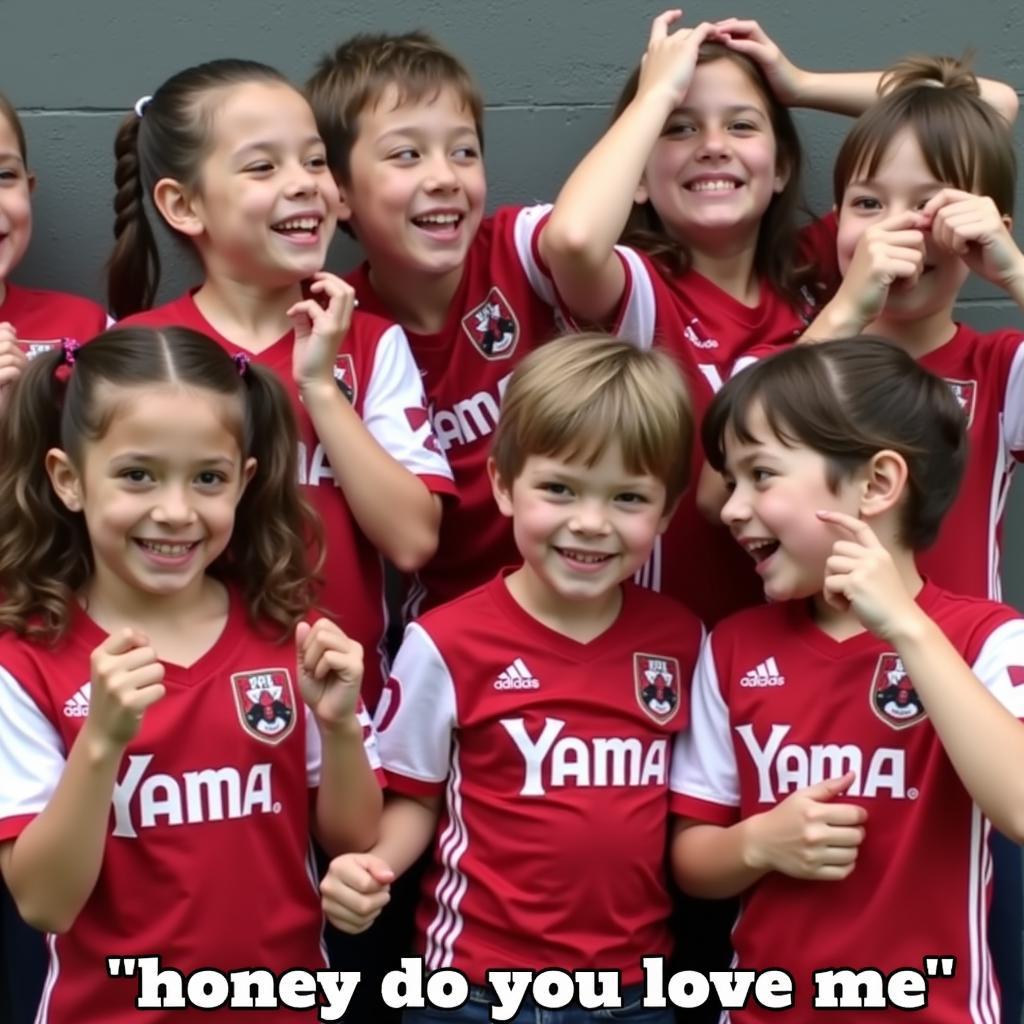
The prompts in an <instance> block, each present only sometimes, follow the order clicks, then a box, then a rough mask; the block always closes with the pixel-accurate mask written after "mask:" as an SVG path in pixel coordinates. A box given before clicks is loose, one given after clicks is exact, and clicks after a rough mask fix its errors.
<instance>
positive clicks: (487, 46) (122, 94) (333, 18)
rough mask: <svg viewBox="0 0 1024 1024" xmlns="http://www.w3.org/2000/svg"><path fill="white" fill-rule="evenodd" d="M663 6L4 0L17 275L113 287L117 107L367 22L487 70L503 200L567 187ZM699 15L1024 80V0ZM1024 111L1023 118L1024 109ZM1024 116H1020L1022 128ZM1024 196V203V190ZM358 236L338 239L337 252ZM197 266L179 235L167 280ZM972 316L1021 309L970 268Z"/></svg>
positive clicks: (1018, 547) (1015, 318)
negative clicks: (14, 148)
mask: <svg viewBox="0 0 1024 1024" xmlns="http://www.w3.org/2000/svg"><path fill="white" fill-rule="evenodd" d="M658 10H659V8H658V7H657V6H653V5H648V4H634V3H631V2H630V0H561V2H551V0H546V2H545V0H511V2H505V3H497V2H495V0H420V2H419V3H417V4H412V3H403V2H401V0H375V2H374V3H372V4H371V3H362V4H355V3H351V2H345V0H321V2H320V3H318V4H315V5H314V4H308V3H304V2H300V0H291V2H286V0H244V2H243V0H238V2H234V3H227V2H224V0H221V2H220V3H216V4H213V3H209V2H203V3H200V2H197V0H178V2H177V3H173V4H172V3H155V2H152V0H149V2H146V0H141V2H140V0H88V3H66V2H60V3H57V2H53V0H50V2H46V0H44V2H41V3H40V2H36V3H32V2H29V0H0V25H2V28H0V90H2V91H3V92H5V93H6V94H7V95H8V97H9V98H10V99H11V100H12V102H14V103H15V105H16V106H17V107H18V108H19V109H20V110H21V112H22V114H23V117H24V123H25V129H26V132H27V134H28V140H29V156H30V162H31V164H32V166H33V168H34V169H35V171H36V172H37V174H38V176H39V187H38V190H37V193H36V203H35V214H36V230H35V240H34V242H33V244H32V248H31V250H30V252H29V255H28V257H27V258H26V260H25V262H24V263H23V265H22V267H21V268H19V271H18V273H17V275H16V276H17V279H18V280H19V281H21V282H23V283H31V284H36V285H39V286H50V287H60V288H65V289H68V290H74V291H80V292H83V293H86V294H89V295H93V296H95V297H97V298H100V297H101V296H102V273H103V263H104V260H105V259H106V256H107V252H108V249H109V244H110V241H111V223H112V218H111V212H110V211H111V207H110V200H111V196H112V193H113V186H112V169H113V157H112V144H113V137H114V132H115V129H116V125H117V122H118V120H119V119H120V117H121V116H123V114H124V113H125V112H126V111H127V110H129V109H131V106H132V104H133V103H134V102H135V100H136V99H137V98H138V97H139V96H141V95H143V94H145V93H150V92H153V91H154V89H155V88H156V87H157V86H158V85H159V84H160V82H162V81H163V80H164V79H165V78H167V77H168V76H169V75H170V74H172V73H173V72H174V71H176V70H178V69H179V68H181V67H184V66H186V65H188V64H194V63H197V62H199V61H202V60H208V59H211V58H214V57H224V56H241V57H251V58H254V59H256V60H262V61H266V62H267V63H270V64H274V65H276V66H278V67H280V68H281V69H282V70H283V71H285V72H286V73H287V74H289V75H291V76H293V77H294V78H295V79H297V80H300V81H301V80H303V79H304V78H305V77H306V76H307V74H308V73H309V72H310V71H311V69H312V67H313V64H314V62H315V61H316V59H317V58H318V57H319V56H320V55H321V54H322V53H323V52H324V51H325V50H326V49H327V48H328V47H330V46H331V45H332V44H333V43H334V42H336V41H338V40H340V39H341V38H343V37H345V36H347V35H350V34H351V33H353V32H361V31H404V30H408V29H411V28H420V27H423V28H427V29H429V30H430V31H432V32H433V33H434V34H435V35H436V36H438V38H440V39H441V40H442V41H443V42H444V43H445V44H446V45H447V46H449V47H450V48H451V49H453V50H454V51H455V52H456V53H458V54H459V55H460V56H461V57H462V59H463V60H464V61H465V62H466V63H467V64H468V65H469V66H470V67H471V68H472V69H473V71H474V72H475V73H476V74H477V76H478V77H479V79H480V82H481V84H482V86H483V90H484V95H485V96H486V98H487V102H488V110H487V169H488V177H489V181H490V202H491V205H497V204H499V203H504V202H512V201H521V200H530V199H538V198H549V197H553V196H554V194H555V192H556V190H557V188H558V186H559V184H560V183H561V181H562V180H563V178H564V177H565V175H566V173H567V172H568V170H569V169H570V168H571V167H572V165H573V163H574V161H575V160H576V159H577V158H578V157H579V155H581V154H582V152H583V151H584V150H585V148H586V147H587V146H588V145H589V144H590V143H591V142H592V141H593V140H594V138H595V137H596V136H597V134H599V132H600V131H601V128H602V126H603V125H604V123H605V121H606V119H607V116H608V112H609V109H610V106H611V104H612V102H613V101H614V98H615V95H616V93H617V92H618V89H619V86H620V84H621V82H622V80H623V78H624V77H625V75H626V72H627V71H628V70H629V69H630V68H631V67H632V66H633V64H634V63H635V62H636V61H637V60H638V59H639V56H640V54H641V53H642V50H643V46H644V43H645V41H646V38H647V30H648V23H649V20H650V18H651V17H652V16H653V15H654V14H656V13H658ZM686 13H687V18H688V20H689V22H690V23H693V22H695V21H700V20H702V19H705V18H706V19H716V18H721V17H726V16H728V15H732V14H737V15H745V14H749V15H751V16H754V17H757V18H759V19H760V20H761V23H762V24H763V25H764V27H765V28H766V29H767V31H768V32H769V33H770V34H771V35H772V36H773V37H774V38H775V39H776V40H777V41H778V42H779V43H780V45H782V46H783V47H784V49H785V50H786V52H787V53H788V54H789V55H790V56H791V58H792V59H793V60H794V61H796V62H797V63H799V64H803V65H805V66H808V67H815V68H836V69H848V68H864V67H881V66H884V65H886V64H887V63H889V62H890V61H892V60H894V59H896V58H898V57H900V56H902V55H903V54H905V53H907V52H909V51H926V52H947V53H960V52H962V51H963V50H964V49H965V48H968V47H971V48H973V49H974V50H975V51H976V52H977V66H978V68H979V70H980V71H982V72H983V73H985V74H987V75H990V76H992V77H997V78H1001V79H1003V80H1004V81H1008V82H1010V83H1012V84H1013V85H1014V86H1015V87H1016V88H1017V89H1018V92H1020V91H1022V90H1024V67H1022V61H1024V57H1022V56H1021V54H1022V48H1021V42H1022V40H1024V6H1021V5H1018V4H1015V3H1011V2H1010V0H974V2H972V3H965V2H963V0H898V2H893V0H863V2H861V3H859V4H838V3H824V4H823V3H820V2H816V0H760V2H759V3H751V4H749V5H748V6H747V8H746V10H744V9H743V8H742V7H737V6H734V5H733V4H726V3H722V2H719V0H694V2H693V3H691V4H690V5H689V6H688V7H687V12H686ZM1021 120H1022V121H1024V118H1022V119H1021ZM799 123H800V126H801V128H802V130H803V132H804V139H805V142H806V149H807V155H808V168H807V171H808V182H809V187H808V198H809V200H810V203H811V207H812V208H813V209H814V210H816V211H821V210H824V209H827V207H828V206H829V205H830V202H831V200H830V198H829V175H830V171H831V161H832V155H833V154H834V152H835V149H836V146H837V144H838V141H839V139H840V138H841V136H842V133H843V131H844V121H843V119H842V118H834V117H829V116H826V115H820V114H816V113H807V114H801V115H800V118H799ZM1022 132H1024V129H1022V128H1021V127H1020V122H1019V123H1018V137H1022ZM1018 207H1019V208H1021V209H1022V210H1024V203H1022V202H1021V197H1020V196H1018ZM356 256H357V254H356V252H355V250H354V248H352V247H350V246H348V245H343V244H340V243H339V244H338V245H337V246H336V251H335V253H334V254H333V256H332V262H333V263H334V264H335V266H337V267H345V266H347V265H349V264H350V263H351V262H352V261H353V260H354V259H355V258H356ZM194 273H195V271H194V268H192V267H190V266H189V265H188V262H187V261H186V260H182V259H181V256H180V254H179V253H178V252H177V251H176V250H173V251H170V252H169V258H168V260H167V263H166V291H167V293H168V294H170V293H172V292H175V291H178V290H180V289H181V288H182V287H183V286H184V285H185V284H186V283H187V282H188V281H189V280H190V279H191V278H192V277H193V276H194ZM961 315H962V316H963V318H964V319H966V320H968V321H971V322H973V323H975V324H976V325H978V326H979V327H981V328H983V329H985V328H993V327H997V326H1007V325H1011V324H1015V325H1017V326H1024V316H1022V315H1021V314H1019V313H1018V311H1017V310H1016V309H1015V308H1014V307H1013V306H1012V305H1011V304H1010V303H1009V302H1008V301H1007V300H1006V298H1005V297H1003V296H1002V295H1000V294H999V293H997V292H995V291H994V290H993V289H991V288H989V287H988V286H985V285H983V284H981V283H979V282H976V281H971V282H969V283H968V286H967V287H966V288H965V290H964V293H963V296H962V303H961ZM1022 516H1024V487H1022V486H1021V485H1020V484H1018V487H1017V494H1016V496H1015V499H1014V501H1013V503H1012V507H1011V509H1010V513H1009V516H1008V520H1007V522H1008V531H1007V532H1008V538H1007V540H1008V543H1007V556H1006V572H1005V577H1006V581H1007V596H1008V597H1009V598H1010V599H1011V600H1013V601H1014V603H1016V604H1018V605H1019V606H1021V607H1024V525H1018V524H1021V520H1022Z"/></svg>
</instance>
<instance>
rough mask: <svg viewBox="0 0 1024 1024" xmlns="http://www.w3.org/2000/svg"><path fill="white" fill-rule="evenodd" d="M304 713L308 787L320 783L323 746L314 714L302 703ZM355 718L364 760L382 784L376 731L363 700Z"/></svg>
mask: <svg viewBox="0 0 1024 1024" xmlns="http://www.w3.org/2000/svg"><path fill="white" fill-rule="evenodd" d="M303 708H304V710H305V713H306V785H307V786H309V788H310V789H313V788H315V787H316V786H319V785H320V765H321V764H322V761H323V746H322V743H321V740H320V730H319V729H318V728H317V724H316V716H315V715H314V714H313V712H312V711H310V709H309V706H308V705H303ZM356 719H357V720H358V722H359V724H360V726H361V727H362V730H363V750H365V751H366V760H367V761H368V762H369V765H370V767H371V768H372V769H373V774H374V775H375V776H376V777H377V781H378V782H379V783H381V785H383V784H384V782H385V778H384V771H383V769H382V767H381V763H380V752H379V751H378V749H377V733H376V732H375V730H374V728H373V722H372V721H371V720H370V714H369V712H368V711H367V710H366V707H365V706H364V704H363V702H362V701H360V702H359V710H358V711H357V712H356Z"/></svg>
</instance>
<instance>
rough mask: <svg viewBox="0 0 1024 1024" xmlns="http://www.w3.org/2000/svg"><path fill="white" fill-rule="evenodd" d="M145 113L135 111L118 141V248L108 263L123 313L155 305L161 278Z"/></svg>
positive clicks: (117, 309)
mask: <svg viewBox="0 0 1024 1024" xmlns="http://www.w3.org/2000/svg"><path fill="white" fill-rule="evenodd" d="M141 125H142V118H141V117H138V116H137V115H136V114H134V113H132V114H129V115H128V116H127V117H126V118H125V119H124V120H123V121H122V122H121V127H120V128H118V131H117V138H116V140H115V142H114V156H115V158H116V164H115V167H114V183H115V185H117V193H116V195H115V196H114V214H115V219H114V239H115V242H114V251H113V253H112V254H111V256H110V260H109V262H108V264H107V299H108V302H109V304H110V309H111V312H113V314H114V316H115V317H117V318H118V319H121V318H123V317H126V316H130V315H131V314H132V313H137V312H138V311H139V310H140V309H149V308H150V307H151V306H152V305H153V300H154V298H155V296H156V289H157V285H158V284H159V282H160V253H159V251H158V250H157V245H156V239H155V238H154V236H153V231H152V228H151V227H150V225H149V220H148V218H147V217H146V206H145V190H144V188H143V186H142V173H141V170H140V167H139V154H138V144H139V131H140V127H141Z"/></svg>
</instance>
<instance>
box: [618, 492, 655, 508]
mask: <svg viewBox="0 0 1024 1024" xmlns="http://www.w3.org/2000/svg"><path fill="white" fill-rule="evenodd" d="M615 500H616V501H617V502H619V503H620V504H622V505H649V504H650V499H649V498H648V497H647V495H646V494H640V493H638V492H637V491H623V492H622V493H621V494H616V495H615Z"/></svg>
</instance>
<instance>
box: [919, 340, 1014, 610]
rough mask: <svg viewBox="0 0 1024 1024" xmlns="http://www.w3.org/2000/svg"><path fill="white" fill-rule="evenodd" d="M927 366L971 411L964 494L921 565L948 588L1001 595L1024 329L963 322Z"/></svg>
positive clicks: (968, 412)
mask: <svg viewBox="0 0 1024 1024" xmlns="http://www.w3.org/2000/svg"><path fill="white" fill-rule="evenodd" d="M921 365H922V366H923V367H924V368H925V369H927V370H931V372H932V373H934V374H937V375H938V376H940V377H943V378H945V380H946V381H947V382H948V383H949V385H950V387H951V388H952V389H953V393H954V394H955V395H956V397H957V400H958V401H959V402H960V405H961V407H962V408H963V410H964V413H965V414H966V416H967V422H968V436H969V438H970V451H969V454H968V457H967V470H966V472H965V473H964V479H963V483H961V485H960V492H959V494H958V495H957V499H956V501H955V503H954V504H953V507H952V508H951V509H950V510H949V513H948V514H947V516H946V518H945V519H944V520H943V521H942V529H941V530H940V531H939V536H938V538H937V539H936V541H935V544H934V545H933V546H932V547H930V548H928V549H927V550H925V551H923V552H921V554H920V555H919V556H918V563H919V564H920V566H921V571H922V572H924V573H927V575H928V576H929V577H931V578H932V579H933V580H934V581H935V582H936V583H937V584H938V585H939V586H941V587H946V588H947V589H949V590H952V591H955V592H956V593H960V594H971V595H973V596H975V597H991V598H993V599H995V600H998V599H999V597H1000V595H1001V593H1002V588H1001V586H1000V580H999V568H1000V555H1001V548H1002V536H1003V512H1004V510H1005V506H1006V496H1007V493H1008V492H1009V489H1010V476H1011V473H1012V472H1013V470H1014V468H1015V467H1016V464H1017V460H1018V459H1020V458H1021V457H1022V453H1024V333H1022V332H1021V331H1010V330H1006V331H994V332H992V333H991V334H979V333H978V332H977V331H976V330H975V329H974V328H973V327H969V326H967V325H966V324H960V325H959V326H958V327H957V332H956V334H955V335H954V336H953V339H952V340H951V341H948V342H947V343H946V344H945V345H943V346H942V347H941V348H938V349H936V350H935V351H934V352H929V353H928V355H926V356H924V357H923V358H922V359H921Z"/></svg>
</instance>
